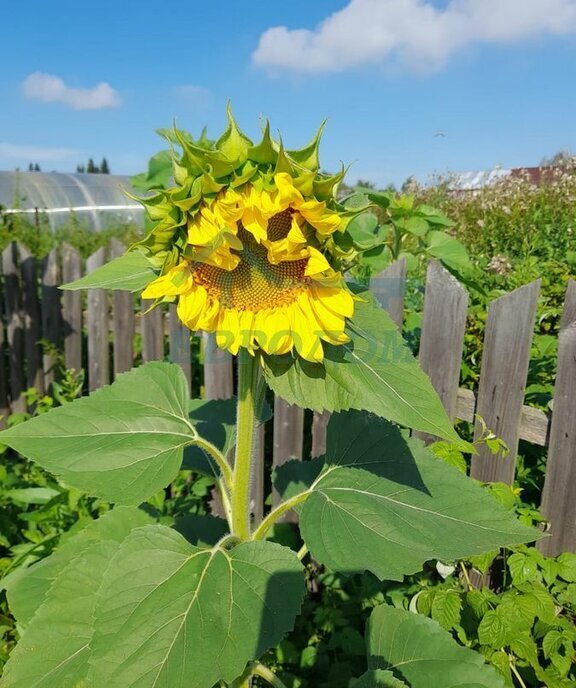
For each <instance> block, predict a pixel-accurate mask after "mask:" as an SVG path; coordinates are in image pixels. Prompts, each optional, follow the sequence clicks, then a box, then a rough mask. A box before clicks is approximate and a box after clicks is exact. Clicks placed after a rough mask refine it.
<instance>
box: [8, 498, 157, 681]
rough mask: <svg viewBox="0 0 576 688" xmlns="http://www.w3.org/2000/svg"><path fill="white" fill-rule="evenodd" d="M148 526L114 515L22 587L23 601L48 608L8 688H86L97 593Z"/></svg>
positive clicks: (27, 635)
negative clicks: (126, 546)
mask: <svg viewBox="0 0 576 688" xmlns="http://www.w3.org/2000/svg"><path fill="white" fill-rule="evenodd" d="M148 522H149V519H148V518H146V516H145V514H144V513H143V512H139V511H138V510H136V509H127V508H122V507H121V508H120V509H114V510H113V511H112V512H110V513H108V514H106V515H105V516H103V517H102V518H101V519H99V520H98V521H96V522H95V523H94V524H92V525H91V526H88V527H87V528H86V529H85V530H84V531H82V532H81V533H80V534H78V535H77V536H75V537H73V538H71V539H70V540H69V541H68V542H67V543H66V545H65V546H64V547H63V548H62V549H61V550H59V551H58V552H57V553H56V554H55V555H53V556H52V557H49V558H48V559H47V560H46V565H45V566H44V567H42V564H38V565H37V566H35V567H33V568H32V569H30V572H31V573H32V576H30V575H28V576H25V577H24V578H23V579H21V580H20V581H19V583H18V584H17V587H18V590H17V592H18V595H17V597H20V598H22V596H23V595H24V594H25V593H26V591H29V592H30V594H31V597H32V599H33V600H34V601H35V602H36V603H38V602H40V601H41V600H40V598H42V604H41V606H40V607H39V608H38V609H37V610H36V611H35V613H34V615H33V617H32V619H31V621H30V623H29V625H28V626H27V628H26V631H25V632H24V635H23V636H22V638H21V639H20V641H19V643H18V644H17V646H16V648H15V649H14V650H13V651H12V653H11V655H10V660H9V661H8V663H7V665H6V667H5V671H4V676H3V681H2V686H3V688H32V686H34V688H55V686H58V687H61V688H67V687H72V686H81V685H82V686H84V685H85V683H84V681H85V679H86V676H87V674H88V659H89V657H90V643H91V640H92V632H93V616H94V611H95V604H96V592H97V591H98V588H99V587H100V584H101V581H102V578H103V576H104V572H105V570H106V568H107V566H108V564H109V562H110V559H111V557H112V555H113V553H114V552H115V550H116V549H117V548H118V547H119V544H120V542H121V541H122V540H123V539H124V538H125V537H126V535H127V534H128V533H129V532H130V530H132V529H133V528H136V527H138V526H142V525H144V524H145V523H148ZM51 560H52V561H51ZM34 569H36V570H34ZM38 573H40V576H38V575H37V574H38ZM40 591H42V592H41V593H40ZM22 604H23V605H24V611H25V615H26V616H28V615H29V612H30V609H29V607H30V603H29V602H25V601H24V600H23V598H22Z"/></svg>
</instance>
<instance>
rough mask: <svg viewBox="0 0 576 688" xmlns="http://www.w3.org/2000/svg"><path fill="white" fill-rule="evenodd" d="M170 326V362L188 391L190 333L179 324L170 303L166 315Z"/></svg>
mask: <svg viewBox="0 0 576 688" xmlns="http://www.w3.org/2000/svg"><path fill="white" fill-rule="evenodd" d="M168 321H169V325H170V360H171V361H172V363H177V364H178V365H179V366H180V367H181V368H182V370H183V371H184V375H185V376H186V379H187V380H188V390H189V391H191V390H192V363H191V360H190V356H191V346H190V337H191V334H192V333H191V332H190V330H189V329H188V328H187V327H184V325H183V324H182V323H181V322H180V319H179V318H178V313H177V311H176V305H175V304H173V303H171V304H170V310H169V315H168Z"/></svg>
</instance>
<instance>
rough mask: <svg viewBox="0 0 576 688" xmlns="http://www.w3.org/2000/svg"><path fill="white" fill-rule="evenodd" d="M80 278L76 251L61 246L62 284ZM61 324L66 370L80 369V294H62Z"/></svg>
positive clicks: (80, 261)
mask: <svg viewBox="0 0 576 688" xmlns="http://www.w3.org/2000/svg"><path fill="white" fill-rule="evenodd" d="M80 277H82V259H81V258H80V254H79V253H78V251H76V249H74V248H72V246H69V245H68V244H64V245H63V246H62V282H63V284H67V283H68V282H74V281H75V280H77V279H80ZM62 324H63V327H64V361H65V364H66V367H67V368H73V369H74V370H77V371H80V370H81V369H82V292H81V291H68V290H66V291H64V292H63V293H62Z"/></svg>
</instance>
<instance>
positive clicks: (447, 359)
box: [415, 260, 468, 442]
mask: <svg viewBox="0 0 576 688" xmlns="http://www.w3.org/2000/svg"><path fill="white" fill-rule="evenodd" d="M467 308H468V292H467V291H466V290H465V289H464V288H463V287H462V285H461V284H460V283H459V282H457V281H456V279H455V278H454V277H453V276H452V275H451V274H450V273H449V272H448V271H447V270H446V269H445V268H443V267H442V265H441V264H440V263H439V262H437V261H435V260H433V261H431V262H430V264H429V265H428V272H427V275H426V292H425V295H424V314H423V318H422V334H421V337H420V353H419V359H420V365H421V366H422V369H423V370H424V372H425V373H427V374H428V376H429V377H430V381H431V382H432V385H433V386H434V389H435V390H436V392H437V393H438V396H439V397H440V399H441V400H442V403H443V404H444V408H445V409H446V412H447V413H448V416H449V417H450V419H451V420H454V418H455V417H456V407H457V402H458V383H459V381H460V365H461V363H462V347H463V344H464V331H465V329H466V314H467ZM415 434H416V436H417V437H420V438H421V439H423V440H424V441H426V442H430V441H433V440H435V439H436V438H435V437H433V436H432V435H427V434H426V433H421V432H418V433H415Z"/></svg>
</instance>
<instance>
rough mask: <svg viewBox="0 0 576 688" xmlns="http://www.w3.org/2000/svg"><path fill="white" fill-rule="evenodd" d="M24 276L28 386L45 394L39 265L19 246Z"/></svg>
mask: <svg viewBox="0 0 576 688" xmlns="http://www.w3.org/2000/svg"><path fill="white" fill-rule="evenodd" d="M18 253H19V255H20V272H21V275H22V315H23V320H24V353H25V357H26V385H27V387H35V388H36V389H37V390H38V392H39V393H40V394H44V370H43V367H42V350H41V348H40V337H41V333H40V322H41V319H40V301H39V299H38V265H37V261H36V258H34V256H33V255H32V254H31V253H30V251H29V250H28V249H27V248H26V247H25V246H22V244H18Z"/></svg>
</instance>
